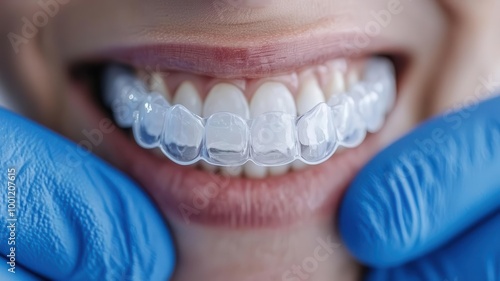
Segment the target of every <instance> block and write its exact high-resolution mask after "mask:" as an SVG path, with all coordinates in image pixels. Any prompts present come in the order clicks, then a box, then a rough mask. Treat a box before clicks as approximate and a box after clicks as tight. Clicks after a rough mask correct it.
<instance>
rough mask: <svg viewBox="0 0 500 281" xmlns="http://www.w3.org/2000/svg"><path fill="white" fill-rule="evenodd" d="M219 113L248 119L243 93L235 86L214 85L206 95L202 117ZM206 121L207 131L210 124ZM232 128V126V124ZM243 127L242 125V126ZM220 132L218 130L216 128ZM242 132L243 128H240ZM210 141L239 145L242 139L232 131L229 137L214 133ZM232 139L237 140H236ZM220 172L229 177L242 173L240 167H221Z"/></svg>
mask: <svg viewBox="0 0 500 281" xmlns="http://www.w3.org/2000/svg"><path fill="white" fill-rule="evenodd" d="M220 112H231V113H234V114H236V115H238V116H240V117H242V118H244V119H248V118H249V117H250V109H249V108H248V103H247V101H246V98H245V96H244V94H243V92H242V91H241V90H240V89H239V88H238V87H236V86H234V85H231V84H227V83H220V84H217V85H215V86H214V87H213V88H212V90H210V92H209V93H208V95H207V97H206V99H205V103H204V105H203V117H205V118H207V117H210V116H211V115H213V114H215V113H220ZM208 122H209V121H207V130H208V128H209V126H210V124H209V123H208ZM220 124H221V123H220V122H218V124H215V125H216V126H217V127H219V126H220ZM232 125H233V127H234V124H232ZM242 126H243V124H242ZM217 129H219V130H220V128H217ZM241 129H242V130H243V128H241ZM211 137H212V141H214V142H215V141H219V142H221V141H222V139H219V138H225V139H226V140H227V141H230V142H232V143H239V141H238V139H239V138H240V137H242V136H241V135H239V134H236V135H234V130H233V131H231V134H230V135H229V136H227V135H226V136H223V135H221V134H218V133H215V135H213V136H211ZM227 138H232V140H228V139H227ZM234 138H237V139H236V140H235V139H234ZM221 172H222V173H223V174H225V175H229V176H239V175H241V173H242V172H243V169H242V166H239V167H235V166H231V167H221Z"/></svg>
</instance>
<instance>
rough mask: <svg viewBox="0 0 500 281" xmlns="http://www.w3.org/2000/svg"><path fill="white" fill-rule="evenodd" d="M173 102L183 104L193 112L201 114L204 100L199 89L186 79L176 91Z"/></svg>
mask: <svg viewBox="0 0 500 281" xmlns="http://www.w3.org/2000/svg"><path fill="white" fill-rule="evenodd" d="M173 104H181V105H183V106H184V107H186V108H187V109H189V111H191V112H192V113H194V114H196V115H198V116H200V115H201V111H202V102H201V98H200V95H199V93H198V90H197V89H196V87H195V86H194V85H193V83H191V82H189V81H184V82H182V84H181V85H180V86H179V88H178V89H177V91H176V92H175V96H174V101H173Z"/></svg>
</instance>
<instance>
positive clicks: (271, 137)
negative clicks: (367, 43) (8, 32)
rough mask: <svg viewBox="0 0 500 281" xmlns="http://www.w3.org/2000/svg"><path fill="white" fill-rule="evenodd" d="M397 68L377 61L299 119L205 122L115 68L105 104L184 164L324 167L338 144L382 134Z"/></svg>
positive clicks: (142, 138)
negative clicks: (297, 162) (344, 89)
mask: <svg viewBox="0 0 500 281" xmlns="http://www.w3.org/2000/svg"><path fill="white" fill-rule="evenodd" d="M394 75H395V74H394V69H393V65H392V63H391V62H390V61H389V60H388V59H385V58H382V57H375V58H371V59H370V60H369V61H368V62H367V64H366V67H365V72H364V75H363V80H362V81H359V82H357V83H356V84H354V85H353V86H352V87H351V88H350V89H349V90H348V91H347V92H345V93H341V94H335V95H333V96H332V97H331V98H330V100H329V101H328V102H326V103H324V102H323V103H320V104H318V105H316V106H315V107H314V108H312V109H311V110H309V111H308V112H306V113H305V114H303V115H301V116H292V115H290V114H286V113H284V112H267V113H264V114H261V115H259V116H257V117H256V118H253V119H249V120H245V119H243V118H241V117H240V116H238V115H236V114H233V113H229V112H217V113H214V114H212V115H211V116H210V117H208V118H202V117H200V116H198V115H196V114H193V113H192V112H190V111H189V110H188V109H186V107H184V106H182V105H180V104H176V105H171V104H169V103H168V101H167V100H166V99H165V98H164V97H163V96H162V95H161V94H159V93H155V92H148V90H146V85H145V84H144V83H143V82H142V81H141V80H139V79H138V78H137V77H135V75H134V74H133V72H131V71H130V70H129V69H127V68H125V67H122V66H118V65H111V66H109V67H108V68H107V70H106V71H105V79H104V81H105V89H104V95H105V97H104V99H105V103H106V104H107V105H108V106H110V107H111V109H112V111H113V113H114V117H115V120H116V122H117V124H118V125H119V126H120V127H123V128H130V127H132V130H133V133H134V137H135V140H136V142H137V143H138V144H139V145H140V146H142V147H144V148H148V149H151V148H155V147H160V148H161V150H162V151H163V153H164V154H165V155H166V156H167V157H168V158H170V159H171V160H172V161H174V162H176V163H177V164H180V165H190V164H193V163H195V162H197V161H199V160H202V159H203V160H205V161H206V162H208V163H210V164H212V165H216V166H239V165H243V164H244V163H246V162H247V161H252V162H254V163H255V164H257V165H259V166H280V165H285V164H288V163H291V162H293V161H294V160H297V159H299V160H301V161H303V162H304V163H306V164H310V165H313V164H320V163H322V162H324V161H326V160H327V159H328V158H330V156H331V155H332V154H333V153H334V152H335V151H336V150H337V148H338V147H339V146H344V147H349V148H352V147H356V146H358V145H359V144H360V143H361V142H362V141H363V140H364V138H365V136H366V133H367V132H376V131H378V130H379V129H380V128H381V127H382V125H383V123H384V120H385V115H386V114H387V112H388V111H389V110H390V109H391V108H392V106H393V104H394V99H395V94H396V86H395V78H394Z"/></svg>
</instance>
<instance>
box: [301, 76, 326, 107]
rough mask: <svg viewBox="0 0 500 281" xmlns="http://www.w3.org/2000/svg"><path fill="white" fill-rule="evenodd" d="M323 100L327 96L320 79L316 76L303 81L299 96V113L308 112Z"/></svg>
mask: <svg viewBox="0 0 500 281" xmlns="http://www.w3.org/2000/svg"><path fill="white" fill-rule="evenodd" d="M322 102H325V96H324V95H323V91H322V90H321V88H320V87H319V84H318V81H316V79H314V78H308V79H307V80H306V81H304V82H303V85H302V87H301V88H300V90H299V94H298V96H297V111H298V113H299V115H302V114H304V113H306V112H308V111H309V110H311V109H312V108H313V107H315V106H316V105H318V104H319V103H322Z"/></svg>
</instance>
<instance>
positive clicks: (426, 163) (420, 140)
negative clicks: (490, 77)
mask: <svg viewBox="0 0 500 281" xmlns="http://www.w3.org/2000/svg"><path fill="white" fill-rule="evenodd" d="M499 109H500V97H496V98H493V99H490V100H488V101H485V102H482V103H480V104H477V105H474V106H471V107H469V108H465V109H463V110H461V111H458V112H454V113H452V114H448V115H445V116H441V117H438V118H435V119H432V120H430V121H428V122H426V123H425V124H423V125H422V126H420V127H418V128H417V129H415V130H414V131H413V132H411V133H410V134H408V135H407V136H405V137H403V138H402V139H400V140H399V141H397V142H396V143H394V144H393V145H391V146H390V147H388V148H386V149H385V150H383V151H382V152H381V153H380V154H378V155H377V156H376V157H375V158H374V159H373V160H372V161H370V162H369V163H368V164H367V165H366V166H365V167H364V168H363V169H362V170H361V172H360V173H359V174H358V175H357V177H356V179H355V180H354V181H353V183H352V185H351V187H350V188H349V189H348V190H347V191H346V195H345V198H344V199H343V202H342V205H341V209H340V214H339V216H340V217H339V223H340V232H341V235H342V237H343V239H344V241H345V243H346V246H347V247H348V248H349V249H350V250H351V252H352V253H353V255H354V256H356V257H357V258H358V259H359V260H361V261H362V262H365V263H367V264H369V265H374V266H378V267H384V266H394V265H398V264H402V263H405V262H407V261H409V260H412V259H414V258H416V257H418V256H421V255H423V254H425V253H428V252H429V251H431V250H433V249H435V248H436V247H438V246H440V245H441V244H443V243H444V242H446V241H448V240H449V239H451V238H452V237H454V236H456V235H457V234H459V233H460V232H461V231H464V230H465V229H466V228H467V227H469V226H470V225H472V224H473V223H475V222H476V221H478V220H480V219H481V218H482V217H484V216H485V215H487V214H489V213H491V212H492V211H493V210H494V209H496V208H497V207H498V206H499V205H500V177H499V176H498V173H499V171H500V114H499V113H498V112H499Z"/></svg>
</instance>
